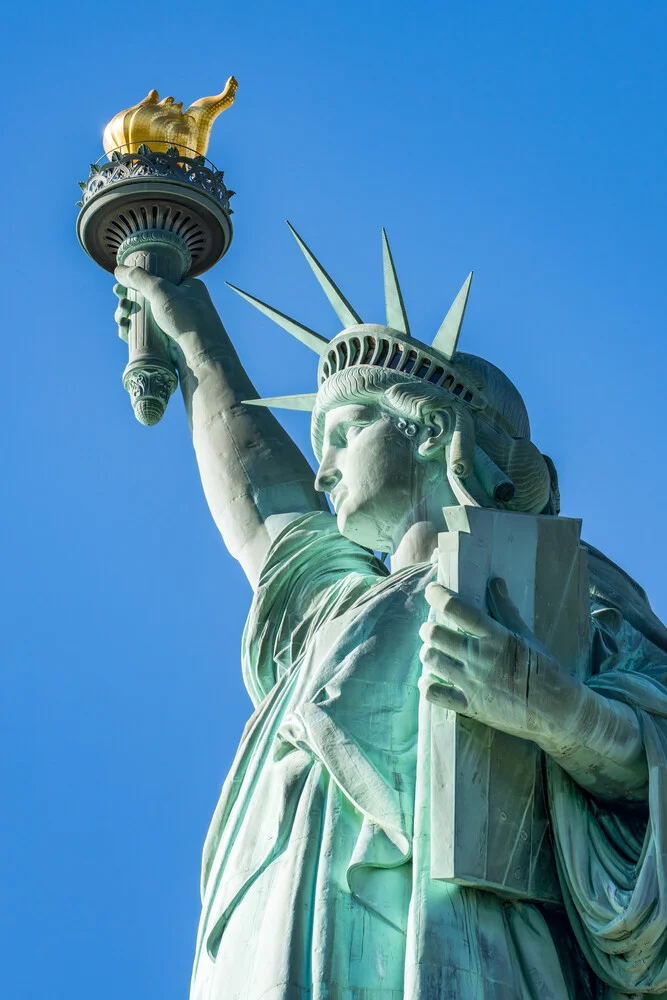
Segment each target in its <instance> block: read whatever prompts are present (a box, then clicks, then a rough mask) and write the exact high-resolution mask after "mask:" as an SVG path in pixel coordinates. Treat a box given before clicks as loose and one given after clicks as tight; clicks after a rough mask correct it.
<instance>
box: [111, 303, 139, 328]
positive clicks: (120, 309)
mask: <svg viewBox="0 0 667 1000" xmlns="http://www.w3.org/2000/svg"><path fill="white" fill-rule="evenodd" d="M133 304H134V303H132V302H130V300H129V299H119V301H118V305H117V306H116V311H115V313H114V314H113V318H114V319H115V321H116V322H117V323H120V321H121V320H123V319H127V317H128V316H129V315H130V313H131V312H132V306H133Z"/></svg>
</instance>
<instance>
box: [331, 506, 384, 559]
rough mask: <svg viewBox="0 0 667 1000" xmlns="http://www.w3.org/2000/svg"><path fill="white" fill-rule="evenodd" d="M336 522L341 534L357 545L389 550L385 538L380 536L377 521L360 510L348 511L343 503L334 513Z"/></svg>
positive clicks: (380, 550)
mask: <svg viewBox="0 0 667 1000" xmlns="http://www.w3.org/2000/svg"><path fill="white" fill-rule="evenodd" d="M336 523H337V525H338V530H339V531H340V533H341V535H343V536H344V537H345V538H349V539H350V541H351V542H356V543H357V545H363V547H364V548H366V549H372V550H373V551H374V552H389V551H390V549H389V547H388V543H387V539H386V538H384V537H382V535H381V533H380V531H379V530H378V525H377V522H376V521H374V520H373V518H371V517H369V516H368V514H364V513H363V512H362V511H358V510H357V511H352V512H348V511H346V510H345V505H344V504H343V508H342V509H341V510H340V511H338V512H337V514H336Z"/></svg>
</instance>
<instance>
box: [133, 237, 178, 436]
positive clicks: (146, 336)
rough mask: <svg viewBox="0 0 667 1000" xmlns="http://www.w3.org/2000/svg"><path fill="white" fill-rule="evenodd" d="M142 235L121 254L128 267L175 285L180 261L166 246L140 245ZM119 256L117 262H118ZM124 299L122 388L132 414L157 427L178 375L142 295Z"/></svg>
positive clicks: (165, 341) (167, 345)
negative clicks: (125, 348) (126, 318)
mask: <svg viewBox="0 0 667 1000" xmlns="http://www.w3.org/2000/svg"><path fill="white" fill-rule="evenodd" d="M140 238H141V234H137V235H136V236H135V237H134V246H136V249H134V248H132V249H129V248H128V249H129V252H125V253H124V254H123V255H122V263H123V264H126V265H127V266H128V267H142V268H143V269H144V270H145V271H148V273H149V274H154V275H156V276H157V277H159V278H167V279H168V280H169V281H173V282H174V283H175V284H178V283H179V282H180V281H181V279H182V277H183V260H182V257H181V255H179V254H178V253H176V252H174V250H172V248H171V247H170V246H169V245H160V244H157V246H156V243H155V242H152V243H151V244H150V245H149V246H144V247H142V246H141V242H140ZM120 256H121V255H120V254H119V259H120ZM127 297H128V299H129V300H130V302H132V303H133V305H132V311H131V313H130V317H129V319H130V324H129V328H128V338H127V345H128V353H129V359H128V364H127V368H126V369H125V371H124V372H123V386H124V387H125V389H126V390H127V391H128V392H129V394H130V399H131V401H132V407H133V409H134V415H135V416H136V418H137V420H138V421H139V422H140V423H142V424H146V425H148V426H151V425H152V424H157V423H158V421H159V420H161V419H162V417H163V415H164V411H165V410H166V408H167V403H168V402H169V397H170V396H171V394H172V393H173V391H174V389H175V388H176V386H177V385H178V375H177V374H176V369H175V367H174V364H173V362H172V360H171V357H170V353H169V344H168V342H167V338H166V335H165V334H164V333H163V332H162V330H161V329H160V328H159V326H158V325H157V323H156V322H155V318H154V317H153V313H152V310H151V307H150V303H149V302H148V301H147V300H146V299H145V298H144V296H143V295H142V294H141V293H140V292H137V291H135V290H134V289H132V288H128V290H127Z"/></svg>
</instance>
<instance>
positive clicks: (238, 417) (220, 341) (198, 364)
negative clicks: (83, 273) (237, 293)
mask: <svg viewBox="0 0 667 1000" xmlns="http://www.w3.org/2000/svg"><path fill="white" fill-rule="evenodd" d="M116 277H117V278H118V281H119V282H120V284H119V285H117V286H116V289H115V291H116V294H117V295H118V297H119V299H120V304H119V307H118V311H117V313H116V318H117V320H118V323H119V326H120V327H121V333H122V331H123V328H124V327H125V326H126V325H127V323H128V315H129V310H130V307H131V306H130V303H129V302H128V301H127V299H126V298H125V289H126V288H127V287H130V288H134V289H136V290H137V291H139V292H141V294H142V295H144V296H145V297H146V299H148V301H149V302H150V304H151V308H152V310H153V315H154V317H155V319H156V321H157V323H158V325H159V326H160V327H161V328H162V330H164V332H165V333H166V334H167V335H168V337H169V338H170V339H171V342H172V345H173V347H174V351H173V353H174V357H175V359H176V363H177V365H178V368H179V373H180V379H181V389H182V392H183V399H184V401H185V408H186V411H187V414H188V420H189V422H190V428H191V430H192V440H193V443H194V447H195V453H196V455H197V463H198V465H199V473H200V475H201V481H202V485H203V487H204V493H205V495H206V500H207V502H208V505H209V508H210V511H211V514H212V515H213V519H214V521H215V523H216V525H217V526H218V528H219V530H220V533H221V534H222V537H223V539H224V542H225V545H226V546H227V548H228V549H229V552H230V553H231V554H232V555H233V556H234V557H235V558H236V559H238V561H239V562H240V563H241V566H242V567H243V569H244V571H245V573H246V575H247V577H248V579H249V580H250V582H251V584H252V585H253V586H254V585H255V584H256V582H257V579H258V577H259V572H260V569H261V566H262V563H263V561H264V558H265V556H266V552H267V549H268V547H269V544H270V542H271V539H272V538H273V537H275V535H276V534H277V532H278V531H279V530H280V529H281V528H282V527H283V526H284V525H285V524H286V523H287V522H288V521H289V520H290V519H291V518H293V517H295V516H296V515H297V514H300V513H305V512H307V511H311V510H321V509H322V508H323V504H324V501H323V499H322V497H321V494H318V493H317V492H316V491H315V487H314V477H313V472H312V469H311V468H310V466H309V464H308V462H307V461H306V459H305V458H304V456H303V455H302V453H301V452H300V450H299V449H298V448H297V446H296V445H295V444H294V442H293V441H292V439H291V438H290V436H289V435H288V434H287V433H286V431H285V430H284V429H283V428H282V426H281V425H280V424H279V423H278V421H277V420H276V418H275V417H274V416H273V414H272V413H271V412H270V411H269V410H267V409H265V408H264V407H254V406H244V405H243V400H244V399H253V398H255V397H256V396H257V392H256V390H255V388H254V386H253V384H252V382H251V381H250V379H249V378H248V376H247V374H246V372H245V370H244V368H243V366H242V365H241V362H240V361H239V358H238V355H237V353H236V351H235V350H234V347H233V345H232V342H231V340H230V339H229V337H228V335H227V332H226V330H225V328H224V326H223V325H222V321H221V319H220V317H219V316H218V314H217V312H216V309H215V307H214V305H213V303H212V302H211V298H210V296H209V294H208V291H207V289H206V286H205V285H204V283H203V282H201V281H198V280H196V279H190V280H188V281H184V282H183V283H182V284H181V285H173V284H172V283H171V282H169V281H166V280H164V279H163V278H156V277H154V276H153V275H150V274H148V273H147V272H146V271H144V270H142V269H141V268H137V267H135V268H128V267H118V268H117V269H116Z"/></svg>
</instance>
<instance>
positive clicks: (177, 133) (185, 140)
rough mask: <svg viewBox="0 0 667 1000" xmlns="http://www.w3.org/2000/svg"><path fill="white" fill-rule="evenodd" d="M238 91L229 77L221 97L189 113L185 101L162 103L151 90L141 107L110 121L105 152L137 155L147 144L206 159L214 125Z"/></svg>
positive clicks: (209, 99)
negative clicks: (138, 150)
mask: <svg viewBox="0 0 667 1000" xmlns="http://www.w3.org/2000/svg"><path fill="white" fill-rule="evenodd" d="M237 89H238V83H237V82H236V80H235V79H234V77H233V76H230V78H229V80H228V81H227V83H226V84H225V89H224V90H223V91H222V93H221V94H217V95H216V96H215V97H200V99H199V100H198V101H195V102H194V104H191V105H190V107H189V108H188V109H187V110H186V111H183V102H182V101H180V102H179V103H178V104H175V103H174V98H173V97H164V98H163V99H162V100H160V99H159V94H158V92H157V90H151V91H150V92H149V94H148V95H147V96H146V97H144V99H143V101H140V102H139V104H135V105H134V107H133V108H128V109H127V111H120V112H119V113H118V114H117V115H115V117H114V118H112V119H111V121H110V122H109V124H108V125H107V127H106V128H105V130H104V138H103V140H102V141H103V143H104V152H105V153H106V154H107V155H108V156H110V155H111V153H113V152H114V151H116V152H119V153H136V151H137V149H138V148H139V146H141V145H142V144H143V143H145V144H146V145H147V146H149V147H150V149H152V150H154V151H155V152H156V153H164V152H166V150H167V149H169V147H170V146H176V148H177V149H178V151H179V153H182V154H183V155H184V156H194V155H199V156H204V155H205V154H206V150H207V149H208V141H209V139H210V136H211V128H212V127H213V122H214V121H215V119H216V118H217V117H218V115H219V114H220V113H221V112H222V111H224V110H225V108H228V107H230V105H232V104H233V103H234V98H235V96H236V91H237Z"/></svg>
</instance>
